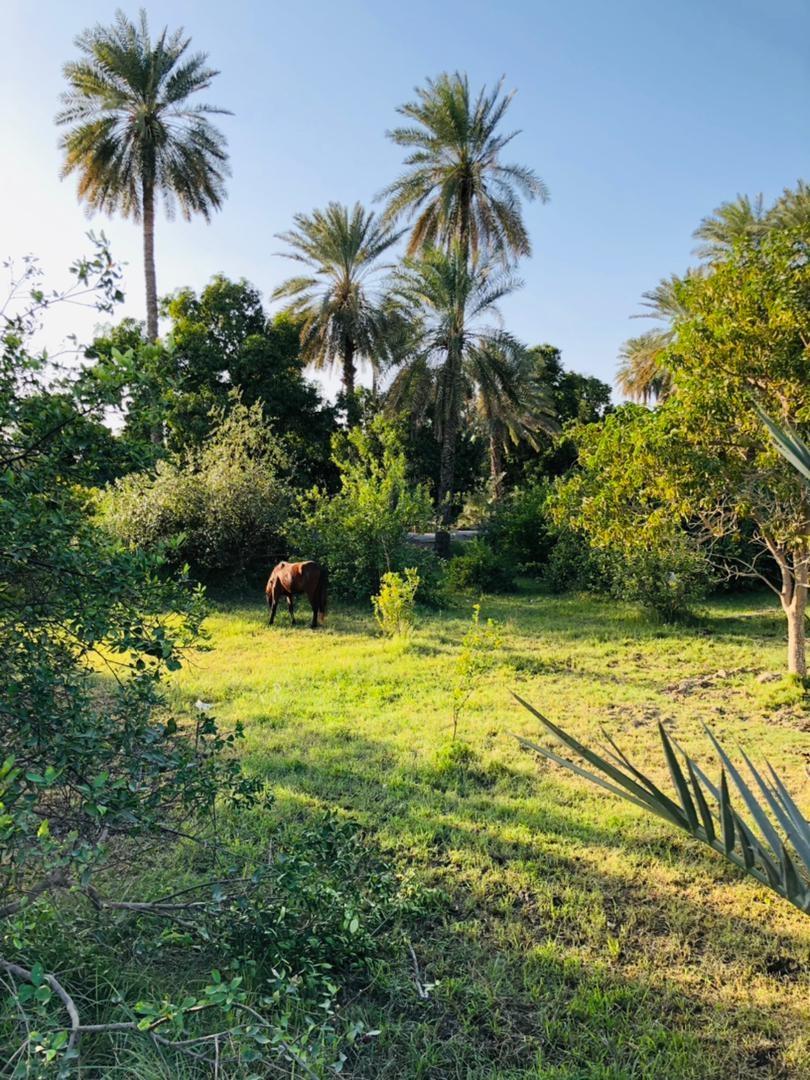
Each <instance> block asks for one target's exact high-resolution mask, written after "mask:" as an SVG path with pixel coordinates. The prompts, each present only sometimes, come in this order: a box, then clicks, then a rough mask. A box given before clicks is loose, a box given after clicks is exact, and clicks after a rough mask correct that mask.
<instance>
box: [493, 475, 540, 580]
mask: <svg viewBox="0 0 810 1080" xmlns="http://www.w3.org/2000/svg"><path fill="white" fill-rule="evenodd" d="M548 490H549V489H548V485H547V484H544V483H542V484H535V485H533V486H532V487H528V488H521V489H518V490H516V491H513V492H511V493H510V494H509V495H507V496H506V498H505V499H503V500H502V501H501V502H499V503H496V505H495V507H494V508H493V510H492V512H491V514H490V517H489V520H488V521H487V524H486V527H485V530H484V536H485V538H486V540H487V543H488V544H489V545H490V547H491V548H492V550H493V551H495V552H496V553H497V554H498V556H499V557H500V558H504V559H508V560H510V561H511V562H513V563H514V564H515V565H516V566H518V567H519V568H520V569H521V570H524V571H527V572H529V573H535V572H537V571H538V570H539V569H541V568H542V567H544V566H545V565H546V564H547V563H548V560H549V557H550V555H551V553H552V551H553V549H554V545H555V529H554V528H553V526H552V525H551V523H550V521H549V519H548V516H547V513H546V500H547V499H548Z"/></svg>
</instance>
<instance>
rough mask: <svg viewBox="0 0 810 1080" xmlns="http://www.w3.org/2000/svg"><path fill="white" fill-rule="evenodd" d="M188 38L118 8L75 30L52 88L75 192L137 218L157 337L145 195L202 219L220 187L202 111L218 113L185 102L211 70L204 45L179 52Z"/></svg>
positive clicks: (219, 145) (152, 334) (218, 143)
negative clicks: (103, 22) (57, 91)
mask: <svg viewBox="0 0 810 1080" xmlns="http://www.w3.org/2000/svg"><path fill="white" fill-rule="evenodd" d="M189 44H190V38H187V37H184V36H183V31H182V30H176V31H175V32H174V33H173V34H169V33H168V30H167V29H165V28H164V30H163V31H162V32H161V33H160V34H159V35H158V37H157V38H156V39H155V41H154V42H153V41H152V40H151V38H150V35H149V27H148V24H147V21H146V13H145V12H144V11H141V13H140V16H139V19H138V23H137V25H136V24H135V23H132V22H130V21H129V19H127V17H126V16H125V15H124V14H123V12H121V11H119V12H117V13H116V16H115V22H114V23H113V25H112V26H100V25H99V26H95V27H93V29H92V30H86V31H85V32H84V33H83V34H81V35H79V37H78V38H77V39H76V46H77V47H78V49H79V51H80V52H81V53H82V59H80V60H75V61H71V62H70V63H68V64H66V65H65V68H64V74H65V78H66V79H67V81H68V84H69V86H70V89H69V90H68V91H66V92H65V93H63V94H62V102H63V106H64V107H63V109H62V111H61V112H60V113H59V114H58V116H57V117H56V122H57V124H64V125H69V126H70V130H69V131H67V132H65V134H64V135H63V137H62V140H61V144H60V145H61V147H62V149H63V150H64V152H65V162H64V166H63V168H62V175H63V176H67V175H69V174H70V173H74V172H75V173H77V174H78V177H79V198H80V199H81V200H83V201H84V202H86V203H87V205H88V207H89V209H90V210H101V211H104V212H105V213H114V212H116V211H118V212H120V213H121V214H123V216H124V217H127V218H129V217H131V218H133V220H135V221H137V222H141V223H142V224H143V252H144V271H145V275H146V330H147V336H148V338H149V340H150V341H155V340H156V339H157V333H158V309H157V283H156V278H155V204H156V201H157V197H158V195H160V196H162V198H163V203H164V206H165V208H166V210H167V212H168V214H169V216H171V215H172V213H173V212H174V208H175V205H177V206H179V208H180V212H181V213H182V215H183V217H185V218H186V219H190V218H191V216H192V214H202V216H203V217H204V218H205V219H206V220H208V219H209V218H210V215H211V211H212V210H218V209H219V207H220V206H221V205H222V201H223V199H224V197H225V184H224V180H225V177H226V176H227V174H228V157H227V153H226V151H225V139H224V136H223V135H222V134H221V133H220V132H219V130H218V129H217V128H216V127H214V125H213V124H212V123H211V122H210V120H209V119H208V117H209V116H210V115H212V114H216V113H220V114H221V113H225V112H226V111H227V110H225V109H217V108H215V107H214V106H212V105H204V104H194V105H192V104H189V102H188V99H189V98H190V97H191V96H192V94H196V93H198V92H199V91H201V90H205V89H207V88H208V87H209V86H210V85H211V81H212V80H213V78H214V76H215V75H217V74H218V72H216V71H214V70H213V68H210V67H208V66H207V65H206V60H207V56H206V54H205V53H195V54H194V55H190V56H187V55H186V53H187V50H188V47H189Z"/></svg>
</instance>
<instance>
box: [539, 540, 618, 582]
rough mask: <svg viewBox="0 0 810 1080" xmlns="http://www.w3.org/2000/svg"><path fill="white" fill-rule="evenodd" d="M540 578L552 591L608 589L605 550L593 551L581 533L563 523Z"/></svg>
mask: <svg viewBox="0 0 810 1080" xmlns="http://www.w3.org/2000/svg"><path fill="white" fill-rule="evenodd" d="M542 579H543V582H544V584H545V585H546V586H547V587H548V589H550V591H551V592H553V593H563V592H571V591H572V590H576V589H580V590H586V591H589V592H597V593H598V592H607V591H608V589H609V588H610V583H611V577H610V571H609V566H608V560H607V558H606V556H605V555H604V553H602V552H599V551H596V550H594V549H593V548H592V547H591V546H590V544H589V543H588V541H587V539H586V538H585V537H584V536H582V535H581V534H580V533H577V532H574V531H573V530H572V529H568V528H566V527H565V526H562V527H559V528H558V529H557V530H556V532H555V535H554V546H553V547H552V549H551V553H550V555H549V558H548V562H547V563H546V565H545V567H544V569H543V574H542Z"/></svg>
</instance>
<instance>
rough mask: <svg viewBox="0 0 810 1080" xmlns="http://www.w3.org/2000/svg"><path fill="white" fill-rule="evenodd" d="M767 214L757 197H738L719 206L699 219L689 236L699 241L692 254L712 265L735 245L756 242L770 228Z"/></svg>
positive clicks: (761, 200) (760, 196)
mask: <svg viewBox="0 0 810 1080" xmlns="http://www.w3.org/2000/svg"><path fill="white" fill-rule="evenodd" d="M770 213H771V211H769V210H766V209H765V205H764V202H763V199H762V195H761V194H760V195H756V196H755V197H754V198H753V199H750V198H749V197H748V195H738V196H737V198H736V199H733V200H732V201H730V202H724V203H722V204H721V205H720V206H718V207H717V209H716V210H715V211H714V212H713V213H712V214H709V216H708V217H705V218H703V220H702V221H701V223H700V225H698V227H697V228H696V229H695V231H694V233H693V234H692V235H693V236H694V237H695V239H696V240H702V241H703V243H702V244H701V245H700V246H699V247H698V248H696V249H695V254H696V255H699V256H700V258H701V259H705V260H706V261H707V262H714V261H716V260H717V259H722V258H723V256H725V255H727V254H728V253H729V251H730V250H731V249H732V248H733V247H734V245H735V244H737V243H740V242H742V241H746V240H749V241H750V240H753V241H754V242H756V241H757V240H760V239H761V238H762V237H763V236H764V235H765V234H766V233H767V231H768V229H769V227H770V222H769V215H770Z"/></svg>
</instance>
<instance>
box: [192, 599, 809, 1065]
mask: <svg viewBox="0 0 810 1080" xmlns="http://www.w3.org/2000/svg"><path fill="white" fill-rule="evenodd" d="M471 606H472V598H470V600H469V602H468V603H465V604H463V605H459V606H458V607H457V608H455V609H454V610H452V611H449V612H443V613H436V614H429V615H424V614H423V615H422V616H421V619H420V623H419V626H418V628H417V630H416V632H415V633H414V635H413V638H412V640H411V642H410V644H409V646H407V647H404V646H401V645H398V644H397V643H396V642H394V643H391V642H387V641H385V640H383V639H382V638H381V637H379V636H378V635H377V633H376V632H375V626H374V622H373V619H372V616H371V611H370V610H368V611H366V610H359V609H351V608H346V607H344V606H342V605H341V604H340V603H339V602H335V603H334V604H333V611H331V612H330V615H329V619H328V624H327V627H326V628H325V629H324V630H322V631H319V632H317V633H313V632H311V631H310V630H309V629H308V628H306V626H305V625H301V626H299V627H295V628H290V627H289V626H288V624H287V618H286V613H285V614H284V615H283V616H282V617H281V618H280V620H277V623H276V626H275V627H274V628H272V629H270V628H268V627H267V625H266V613H265V611H264V610H263V608H262V604H261V596H260V595H259V596H257V597H255V598H253V597H251V598H250V600H237V601H230V602H223V603H221V604H219V605H218V606H217V607H216V610H215V612H214V614H213V615H212V616H211V618H210V620H209V624H208V625H209V630H210V633H211V645H212V648H211V649H210V651H201V652H199V653H198V654H197V655H196V656H195V657H194V658H193V663H192V665H191V666H190V667H188V668H187V669H186V670H185V671H183V672H182V673H181V674H179V675H178V676H177V677H176V678H175V680H174V682H173V685H172V694H173V696H174V698H175V702H176V704H178V705H179V706H180V707H181V708H186V709H190V708H191V707H192V703H193V702H194V701H195V700H196V699H197V698H202V699H204V700H206V701H210V702H213V703H214V704H215V706H216V715H217V717H218V719H219V720H220V721H221V722H222V723H223V725H224V726H226V727H227V726H229V725H230V724H233V723H234V722H236V721H241V722H242V723H243V724H244V726H245V733H246V737H245V740H244V742H243V743H242V744H241V746H242V750H241V752H242V754H243V755H244V761H245V765H246V767H247V769H248V770H249V771H250V772H252V773H257V774H259V775H260V776H262V777H264V778H266V780H267V783H268V785H269V787H270V789H271V790H272V791H273V792H274V794H275V797H276V803H275V811H274V812H275V813H276V814H278V815H281V816H284V815H290V816H295V815H300V814H306V813H307V812H309V810H311V809H318V808H326V809H330V810H333V811H336V812H337V813H339V814H341V815H345V816H347V817H351V818H353V819H356V820H358V821H359V822H360V823H361V824H362V825H363V826H364V828H365V830H366V831H367V835H368V840H369V843H370V844H373V845H374V846H375V847H379V848H380V849H382V850H383V851H384V852H385V854H386V856H387V857H388V858H389V859H391V860H393V861H394V863H395V864H396V866H397V868H398V869H399V871H400V872H401V873H402V874H403V875H410V876H412V877H413V879H414V880H415V881H416V882H418V883H420V884H422V885H424V886H428V887H431V888H434V889H436V890H437V893H436V900H435V903H434V904H433V905H432V907H431V909H430V914H429V915H428V916H426V917H424V918H423V919H422V920H420V922H419V923H418V925H417V927H416V928H415V929H414V930H413V932H412V935H411V940H410V944H411V945H412V948H413V952H414V955H415V957H416V961H417V964H418V969H419V979H420V981H421V982H424V983H432V984H435V985H434V987H433V989H432V990H431V991H430V993H429V997H428V998H427V1000H422V999H420V997H419V995H418V993H417V985H416V978H415V973H414V965H413V961H412V959H411V955H410V951H409V949H408V947H407V946H408V943H407V942H405V941H403V942H402V946H401V948H400V949H398V950H393V952H391V954H390V955H387V956H386V957H385V959H384V960H383V961H380V962H379V964H378V965H377V967H376V969H375V972H374V977H373V979H372V980H371V984H370V985H369V986H368V987H367V988H366V989H365V990H364V992H363V993H361V994H359V995H356V996H355V997H354V999H353V1000H352V1001H350V1002H347V1004H346V1006H345V1007H346V1011H347V1013H348V1014H349V1015H351V1016H354V1017H356V1018H359V1019H361V1020H363V1021H364V1022H365V1024H366V1025H367V1027H369V1028H373V1029H377V1030H379V1031H380V1034H379V1036H376V1037H374V1038H373V1039H370V1040H368V1041H367V1042H366V1043H364V1045H363V1046H362V1047H361V1048H360V1049H359V1051H358V1052H357V1053H356V1054H355V1055H354V1056H353V1057H352V1058H351V1059H350V1061H349V1062H348V1063H347V1071H348V1073H349V1075H351V1076H355V1077H364V1078H365V1077H369V1078H371V1077H374V1078H384V1077H385V1078H397V1080H399V1078H408V1080H410V1078H414V1080H416V1078H420V1077H425V1078H428V1077H430V1078H434V1077H435V1078H445V1077H446V1078H470V1080H472V1078H480V1080H483V1078H487V1080H513V1078H515V1080H516V1078H518V1077H521V1078H522V1077H536V1078H548V1080H552V1078H553V1080H586V1078H587V1080H620V1078H621V1080H625V1078H645V1080H646V1078H656V1080H657V1078H661V1080H686V1078H694V1080H711V1078H717V1080H731V1078H746V1077H751V1078H765V1077H769V1078H770V1077H790V1078H807V1077H810V1034H809V1033H808V1027H810V1024H809V1023H808V1021H810V920H808V919H807V918H805V917H803V916H802V915H801V914H800V913H799V912H797V911H795V910H793V909H792V908H790V906H789V905H788V904H786V903H784V902H782V901H780V900H779V899H778V898H777V897H775V896H773V895H772V894H770V893H769V892H767V891H766V890H765V889H763V888H760V887H758V886H757V885H756V884H755V883H753V882H749V881H747V880H745V879H743V878H742V877H741V876H740V875H739V874H738V873H736V872H735V871H734V870H733V869H732V868H730V867H727V866H726V865H725V864H724V863H723V861H722V860H721V859H720V858H719V857H715V856H713V855H712V853H710V852H707V851H706V850H705V849H704V848H702V847H701V846H700V845H698V844H697V843H696V842H693V841H691V840H689V838H687V837H684V836H681V835H679V834H676V833H675V832H674V831H672V830H671V829H669V828H668V827H667V826H666V825H665V824H664V823H663V822H660V821H658V820H657V819H655V818H651V817H647V816H645V815H643V814H642V812H641V811H637V810H636V809H635V808H634V807H632V806H629V805H626V804H624V803H621V802H620V801H618V800H615V799H613V798H611V797H610V796H608V795H603V794H602V793H600V792H598V791H597V790H596V789H594V788H591V787H590V786H589V785H587V784H586V783H585V782H584V781H579V780H577V779H576V778H574V777H571V776H569V775H568V774H567V773H566V772H564V770H562V769H559V768H557V767H556V766H553V765H550V764H547V763H543V762H541V761H540V760H538V759H537V757H536V756H532V755H530V754H529V753H527V752H525V751H522V750H521V749H520V748H519V746H518V745H517V743H516V742H515V740H514V739H512V738H511V737H510V733H512V732H515V733H520V734H522V735H525V736H528V737H531V738H537V736H538V731H537V726H536V724H535V723H533V721H532V717H531V715H530V714H528V713H527V712H526V711H525V710H523V709H522V708H521V707H520V706H519V705H518V704H517V703H516V702H515V701H514V700H513V699H512V698H511V696H510V693H509V691H510V689H514V690H516V691H517V692H519V693H520V694H521V695H522V696H524V697H526V698H527V699H528V700H530V701H532V702H533V703H534V704H535V705H536V706H537V707H538V708H539V709H540V710H541V711H544V712H545V713H546V714H547V715H548V716H549V717H550V718H552V719H554V720H555V721H557V722H560V723H561V724H563V726H567V727H568V728H569V729H570V730H571V731H572V732H573V733H575V734H576V735H578V736H580V737H584V738H586V739H588V740H590V741H591V742H596V741H598V739H599V726H600V725H601V724H604V725H605V726H606V727H607V728H608V729H609V730H610V732H611V734H612V735H613V736H614V737H616V738H617V741H618V742H619V743H620V745H621V746H622V747H623V749H626V750H628V751H630V756H631V757H632V759H633V760H634V761H636V762H637V764H638V765H639V766H640V767H642V768H644V769H645V771H647V770H649V771H650V772H651V773H652V774H654V775H660V776H661V778H662V779H664V768H663V762H662V756H661V753H660V744H659V743H658V741H657V734H656V721H658V720H659V719H660V720H662V721H663V722H664V723H665V724H666V726H667V728H668V729H669V730H671V731H672V732H674V733H675V734H676V735H677V738H678V740H679V741H680V742H681V744H682V745H683V746H684V747H685V749H687V750H688V751H689V752H690V753H692V754H693V755H694V756H696V757H697V758H698V760H700V761H709V760H710V754H709V751H708V740H707V739H706V738H705V735H704V734H703V732H702V728H701V724H702V723H703V722H706V723H708V724H709V725H710V726H711V727H712V729H713V731H714V732H715V733H716V734H717V735H718V737H719V738H720V739H721V740H722V741H724V742H725V743H726V744H727V746H728V747H729V748H730V749H732V748H734V747H735V746H736V744H737V742H741V743H742V744H743V745H744V746H745V748H746V749H748V750H750V751H751V752H752V754H753V756H754V758H755V759H761V758H762V757H764V756H767V757H768V758H769V760H770V761H771V762H772V763H773V765H774V766H775V767H776V768H777V769H778V770H779V771H780V772H781V773H782V774H783V776H784V777H785V778H786V780H787V781H788V782H789V784H790V785H791V786H792V788H793V790H794V791H795V792H796V793H797V795H798V797H799V801H800V802H801V804H802V805H803V806H804V807H808V806H810V793H809V792H808V783H807V779H806V774H805V768H806V765H807V761H808V748H809V747H810V734H808V732H809V731H810V723H808V720H807V714H806V713H805V712H804V709H803V705H802V701H801V695H800V694H799V693H797V690H796V688H795V687H794V686H791V685H789V684H788V683H787V682H786V681H784V680H779V681H768V682H764V681H763V682H761V681H759V680H758V676H759V675H761V674H762V673H767V672H780V671H781V670H782V666H783V662H784V655H783V654H784V624H783V620H782V619H781V617H780V615H779V613H778V612H777V610H776V609H775V607H774V604H773V602H772V599H771V598H770V597H762V596H748V597H742V598H734V599H728V600H722V601H719V602H715V603H712V604H711V605H710V607H709V608H708V609H707V611H706V614H705V616H704V617H703V618H702V619H701V620H700V621H699V623H698V624H696V625H694V626H691V627H686V628H672V627H663V626H659V625H655V624H653V623H650V622H648V621H646V620H644V619H643V618H642V617H641V616H640V615H639V614H638V611H637V610H636V609H635V608H633V607H632V606H629V605H623V604H618V603H615V602H610V601H601V600H595V599H590V598H587V599H586V598H580V597H562V598H559V597H549V596H545V595H541V594H539V593H536V592H532V591H529V590H528V589H527V590H524V591H523V592H521V593H520V594H518V595H517V596H513V597H508V598H503V597H499V598H484V600H483V606H482V617H488V616H490V617H492V618H495V619H497V620H498V621H499V622H500V623H502V625H503V644H502V647H501V649H500V650H499V651H498V654H497V656H496V657H494V658H493V660H494V667H493V670H492V671H491V672H490V674H489V675H488V676H487V677H486V679H485V681H484V682H483V683H482V685H481V686H480V688H479V689H478V690H477V691H476V693H475V694H474V695H473V697H472V699H471V701H470V703H469V705H468V707H467V708H466V710H465V712H464V714H463V715H462V718H461V722H460V728H459V738H460V739H461V740H463V742H464V744H465V745H466V747H467V748H468V749H467V750H466V751H465V752H464V753H462V754H459V753H458V752H457V751H454V750H449V749H448V746H449V740H450V734H451V716H452V700H451V687H452V683H453V680H454V677H455V676H454V664H455V662H456V657H457V655H458V650H459V645H460V641H461V638H462V637H463V635H464V632H465V630H466V628H467V625H468V621H469V615H470V610H471ZM303 621H304V620H303V613H302V623H303ZM699 676H712V678H710V679H703V680H700V679H698V677H699ZM686 680H695V682H689V681H686ZM701 681H702V682H703V683H705V685H699V683H700V682H701ZM711 771H712V772H714V771H715V767H714V765H713V764H712V767H711Z"/></svg>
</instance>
